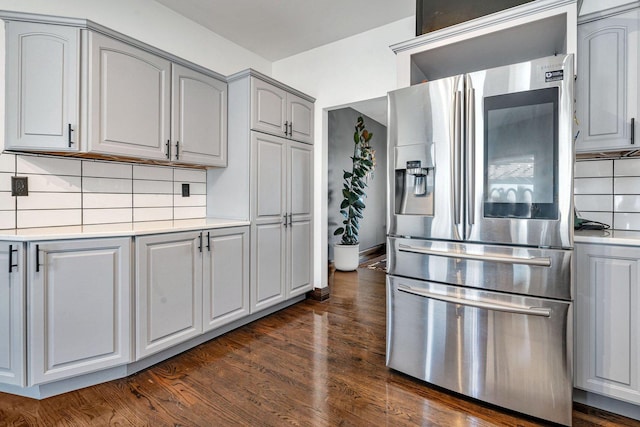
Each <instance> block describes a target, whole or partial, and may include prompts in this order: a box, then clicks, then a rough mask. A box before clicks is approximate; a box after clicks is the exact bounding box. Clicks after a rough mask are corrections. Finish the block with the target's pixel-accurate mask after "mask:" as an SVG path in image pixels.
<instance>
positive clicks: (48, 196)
mask: <svg viewBox="0 0 640 427" xmlns="http://www.w3.org/2000/svg"><path fill="white" fill-rule="evenodd" d="M16 201H17V203H18V211H22V210H36V209H45V210H48V209H81V208H82V194H80V193H29V195H28V196H23V197H16Z"/></svg>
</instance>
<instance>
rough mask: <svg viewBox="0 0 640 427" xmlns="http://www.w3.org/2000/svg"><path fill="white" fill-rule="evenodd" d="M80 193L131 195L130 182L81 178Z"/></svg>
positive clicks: (113, 179)
mask: <svg viewBox="0 0 640 427" xmlns="http://www.w3.org/2000/svg"><path fill="white" fill-rule="evenodd" d="M82 191H83V192H85V193H120V194H122V193H124V194H131V192H132V181H131V180H130V179H118V178H91V177H88V178H83V179H82Z"/></svg>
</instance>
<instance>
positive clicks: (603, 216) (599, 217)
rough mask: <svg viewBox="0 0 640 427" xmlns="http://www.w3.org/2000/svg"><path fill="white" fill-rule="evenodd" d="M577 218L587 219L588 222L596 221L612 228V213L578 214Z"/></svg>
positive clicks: (583, 212) (582, 212)
mask: <svg viewBox="0 0 640 427" xmlns="http://www.w3.org/2000/svg"><path fill="white" fill-rule="evenodd" d="M578 214H579V217H580V218H582V219H588V220H590V221H598V222H602V223H604V224H608V225H609V226H611V228H613V212H588V211H580V212H578Z"/></svg>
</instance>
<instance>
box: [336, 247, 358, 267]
mask: <svg viewBox="0 0 640 427" xmlns="http://www.w3.org/2000/svg"><path fill="white" fill-rule="evenodd" d="M359 260H360V245H359V244H358V245H334V246H333V264H334V266H335V267H336V270H340V271H353V270H355V269H356V268H358V261H359Z"/></svg>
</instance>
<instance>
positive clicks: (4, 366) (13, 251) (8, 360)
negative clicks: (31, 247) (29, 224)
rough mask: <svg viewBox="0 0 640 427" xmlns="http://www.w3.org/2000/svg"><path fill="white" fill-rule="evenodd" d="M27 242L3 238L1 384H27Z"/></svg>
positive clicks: (0, 266) (0, 253) (0, 259)
mask: <svg viewBox="0 0 640 427" xmlns="http://www.w3.org/2000/svg"><path fill="white" fill-rule="evenodd" d="M24 262H25V258H24V244H23V243H17V242H6V241H0V383H2V384H11V385H15V386H24V385H25V379H26V375H25V373H26V370H25V358H26V348H25V338H26V335H25V331H24V330H25V320H26V319H25V312H26V311H25V310H26V306H25V303H24V301H25V296H26V291H25V284H26V283H25V271H26V266H25V264H24Z"/></svg>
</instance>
